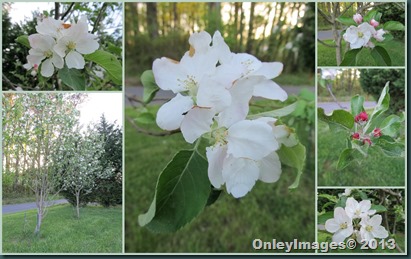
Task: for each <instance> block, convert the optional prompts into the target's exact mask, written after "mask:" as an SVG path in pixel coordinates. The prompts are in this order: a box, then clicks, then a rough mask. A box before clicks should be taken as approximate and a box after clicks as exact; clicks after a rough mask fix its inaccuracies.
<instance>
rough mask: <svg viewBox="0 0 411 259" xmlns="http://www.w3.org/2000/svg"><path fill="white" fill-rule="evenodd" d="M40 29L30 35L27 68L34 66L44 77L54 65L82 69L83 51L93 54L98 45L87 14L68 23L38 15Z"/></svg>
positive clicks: (47, 75) (59, 67)
mask: <svg viewBox="0 0 411 259" xmlns="http://www.w3.org/2000/svg"><path fill="white" fill-rule="evenodd" d="M36 31H37V33H35V34H32V35H29V37H28V39H29V43H30V47H31V49H30V50H29V55H28V56H27V64H25V65H24V68H26V69H33V71H35V72H37V71H38V69H40V73H41V75H42V76H44V77H50V76H52V75H53V74H54V72H55V68H56V69H62V68H63V67H64V62H65V63H66V66H67V67H68V68H77V69H83V68H84V65H85V61H84V57H83V56H82V55H84V54H91V53H93V52H94V51H96V50H97V49H98V48H99V43H98V42H97V36H96V35H94V34H91V33H89V32H88V23H87V18H86V16H82V17H81V18H80V19H79V20H78V21H77V23H73V24H65V23H64V22H63V21H62V20H56V19H53V18H52V17H46V18H43V19H40V18H39V19H38V22H37V26H36Z"/></svg>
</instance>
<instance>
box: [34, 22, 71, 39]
mask: <svg viewBox="0 0 411 259" xmlns="http://www.w3.org/2000/svg"><path fill="white" fill-rule="evenodd" d="M64 30H65V26H64V22H63V21H62V20H56V19H53V18H52V17H46V18H43V19H38V20H37V25H36V31H37V32H38V33H40V34H42V35H48V36H51V37H53V38H55V39H59V38H61V37H62V36H63V33H64Z"/></svg>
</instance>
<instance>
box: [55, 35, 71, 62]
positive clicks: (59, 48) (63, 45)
mask: <svg viewBox="0 0 411 259" xmlns="http://www.w3.org/2000/svg"><path fill="white" fill-rule="evenodd" d="M67 44H68V41H67V39H66V38H65V37H63V38H61V39H60V40H59V41H57V44H56V45H54V47H53V50H54V51H55V52H56V53H57V54H58V55H59V56H60V57H62V58H64V56H66V51H67Z"/></svg>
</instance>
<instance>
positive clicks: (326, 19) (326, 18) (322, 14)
mask: <svg viewBox="0 0 411 259" xmlns="http://www.w3.org/2000/svg"><path fill="white" fill-rule="evenodd" d="M317 10H318V13H319V14H320V15H321V16H322V17H323V18H324V19H325V21H327V22H328V23H330V24H333V22H332V21H331V19H330V17H328V16H327V15H326V14H325V13H324V12H323V11H321V9H320V8H317Z"/></svg>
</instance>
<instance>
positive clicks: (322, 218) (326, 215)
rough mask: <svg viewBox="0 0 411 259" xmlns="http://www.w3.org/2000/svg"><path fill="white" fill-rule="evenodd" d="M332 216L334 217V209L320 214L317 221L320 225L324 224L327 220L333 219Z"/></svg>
mask: <svg viewBox="0 0 411 259" xmlns="http://www.w3.org/2000/svg"><path fill="white" fill-rule="evenodd" d="M332 218H334V211H328V212H326V213H324V214H321V215H319V216H318V222H317V223H318V224H320V225H324V224H325V222H326V221H327V220H329V219H332Z"/></svg>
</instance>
